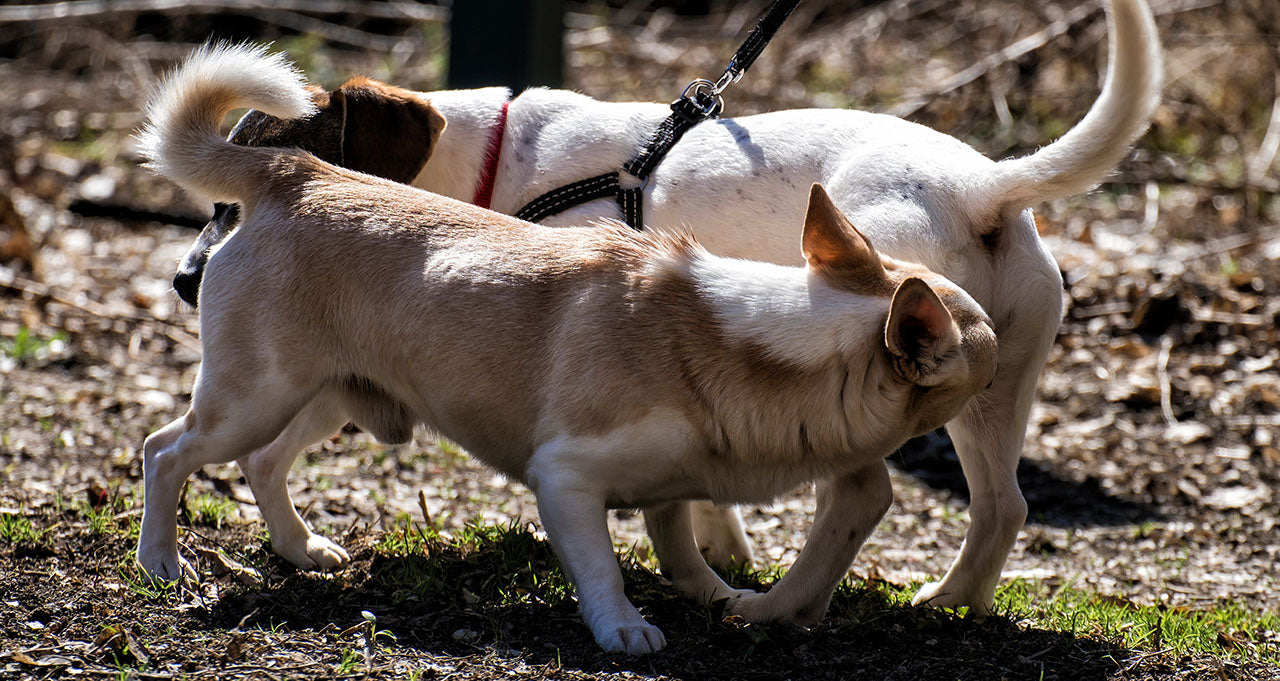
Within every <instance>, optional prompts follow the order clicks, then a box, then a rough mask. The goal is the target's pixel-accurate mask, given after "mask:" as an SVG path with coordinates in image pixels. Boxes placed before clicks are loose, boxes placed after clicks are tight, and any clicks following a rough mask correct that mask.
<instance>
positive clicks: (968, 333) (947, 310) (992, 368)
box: [803, 184, 997, 430]
mask: <svg viewBox="0 0 1280 681" xmlns="http://www.w3.org/2000/svg"><path fill="white" fill-rule="evenodd" d="M803 251H804V257H805V260H806V261H807V263H808V266H809V269H810V271H812V272H813V273H814V274H816V275H817V276H818V277H820V278H821V279H823V280H824V281H826V283H828V284H829V285H831V286H832V288H836V289H842V290H846V291H850V292H854V293H859V294H865V295H874V296H881V297H891V298H892V303H891V305H890V308H889V317H888V320H887V321H886V323H885V328H884V351H885V353H886V357H887V359H888V361H889V364H890V365H891V366H892V368H893V370H894V372H895V373H896V374H897V376H898V378H899V379H901V380H902V381H905V382H907V383H910V384H913V385H915V386H917V388H918V391H917V392H916V393H915V394H914V395H913V398H912V399H913V401H914V404H913V407H912V410H913V411H914V412H915V414H916V417H917V420H918V421H919V423H920V424H921V429H922V430H930V429H932V428H936V427H940V426H941V425H942V424H943V423H945V422H946V421H947V420H949V419H950V418H951V417H952V416H954V414H955V413H956V411H957V410H958V409H959V406H958V405H959V404H961V403H962V402H964V401H965V400H967V399H968V398H969V397H970V396H972V395H973V394H975V393H976V392H978V391H979V390H981V389H982V388H983V387H985V386H986V385H988V384H989V383H990V382H991V380H992V378H994V376H995V372H996V364H997V362H996V335H995V331H994V324H993V323H992V321H991V319H990V317H988V316H987V314H986V312H985V311H984V310H983V309H982V307H981V306H980V305H978V304H977V303H976V302H975V301H974V300H973V299H972V298H971V297H970V296H969V294H968V293H966V292H965V291H964V290H963V289H961V288H960V287H959V286H956V285H955V284H954V283H952V282H951V281H950V280H948V279H946V278H945V277H942V276H941V275H939V274H936V273H934V272H933V271H931V270H929V269H928V268H925V267H923V266H921V265H918V264H915V263H909V262H905V261H901V260H895V259H893V258H888V257H884V256H881V255H880V254H879V253H877V252H876V249H875V247H874V246H872V245H871V241H870V240H868V239H867V237H866V236H865V235H864V234H863V233H862V232H861V231H859V230H858V228H857V227H856V226H854V224H853V223H852V222H851V221H850V220H849V218H847V217H845V215H844V213H842V212H841V211H840V210H839V209H838V208H836V206H835V204H834V203H833V202H832V201H831V198H830V197H829V196H828V195H827V192H826V190H824V189H823V187H822V185H820V184H814V185H813V187H812V188H811V190H810V192H809V208H808V213H807V215H806V217H805V224H804V240H803Z"/></svg>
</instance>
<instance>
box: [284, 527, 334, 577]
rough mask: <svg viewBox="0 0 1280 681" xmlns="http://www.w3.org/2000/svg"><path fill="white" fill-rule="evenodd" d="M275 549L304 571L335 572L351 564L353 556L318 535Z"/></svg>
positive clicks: (311, 535)
mask: <svg viewBox="0 0 1280 681" xmlns="http://www.w3.org/2000/svg"><path fill="white" fill-rule="evenodd" d="M273 548H275V551H276V553H278V554H279V555H280V556H281V557H282V558H284V559H285V560H287V561H289V562H290V563H293V564H294V565H296V566H298V567H299V568H300V569H303V570H334V569H337V568H340V567H342V566H344V565H346V564H347V563H349V562H351V556H349V555H347V552H346V551H345V550H344V549H343V548H342V547H341V546H338V545H337V544H335V543H334V542H332V541H330V540H328V539H326V538H324V537H322V536H320V535H318V534H308V535H307V539H306V541H303V542H297V543H295V544H291V545H289V546H276V547H273Z"/></svg>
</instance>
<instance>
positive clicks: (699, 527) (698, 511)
mask: <svg viewBox="0 0 1280 681" xmlns="http://www.w3.org/2000/svg"><path fill="white" fill-rule="evenodd" d="M691 504H692V506H691V509H690V510H691V511H692V513H693V536H695V537H697V542H698V550H699V551H700V552H701V553H702V555H703V557H704V558H705V559H706V561H707V562H708V563H710V564H711V565H713V566H715V567H718V568H729V567H733V566H734V565H750V564H751V541H750V540H748V539H747V533H746V532H744V531H743V529H742V516H741V515H740V514H739V513H738V507H737V506H727V507H726V506H716V505H715V504H713V503H711V502H710V501H694V502H691Z"/></svg>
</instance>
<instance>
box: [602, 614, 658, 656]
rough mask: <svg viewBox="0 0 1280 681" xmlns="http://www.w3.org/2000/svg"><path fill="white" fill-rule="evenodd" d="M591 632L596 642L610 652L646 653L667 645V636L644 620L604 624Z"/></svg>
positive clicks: (656, 650) (654, 651)
mask: <svg viewBox="0 0 1280 681" xmlns="http://www.w3.org/2000/svg"><path fill="white" fill-rule="evenodd" d="M593 633H594V634H595V637H596V643H599V644H600V647H601V648H604V649H605V650H607V651H609V652H611V653H626V654H628V655H648V654H649V653H656V652H658V651H659V650H662V647H663V646H665V645H667V638H666V637H665V636H663V635H662V630H661V629H659V628H657V627H655V626H653V625H652V624H649V623H648V622H644V621H641V622H637V623H634V624H623V625H607V624H606V625H602V626H601V627H599V630H597V631H595V632H593Z"/></svg>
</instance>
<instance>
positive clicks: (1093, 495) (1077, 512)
mask: <svg viewBox="0 0 1280 681" xmlns="http://www.w3.org/2000/svg"><path fill="white" fill-rule="evenodd" d="M889 465H890V466H892V467H894V468H896V469H897V470H899V471H902V472H903V473H905V474H906V475H910V476H911V477H913V478H915V479H917V480H919V481H920V482H921V483H923V484H925V485H928V486H929V487H932V488H934V489H937V490H945V491H947V492H950V493H951V494H953V495H954V496H955V497H956V498H957V499H960V500H961V501H964V502H965V503H968V502H969V486H968V485H967V484H966V483H965V480H964V473H963V472H962V471H961V469H960V459H959V458H958V457H957V456H956V450H955V447H953V446H952V444H951V438H949V437H947V434H946V432H945V431H943V430H936V431H934V432H932V433H928V434H925V435H922V436H920V437H917V438H913V439H911V440H909V441H907V442H906V443H905V444H903V445H902V447H901V448H899V449H898V451H897V452H895V453H894V454H892V455H891V456H890V457H889ZM1018 485H1019V486H1020V487H1021V488H1022V494H1023V496H1025V497H1026V499H1027V522H1028V523H1036V524H1040V525H1049V526H1052V527H1090V526H1095V527H1096V526H1113V525H1129V524H1133V523H1142V522H1146V521H1154V520H1160V519H1161V518H1163V514H1162V513H1161V512H1160V509H1159V508H1157V507H1155V506H1152V505H1150V504H1146V503H1142V502H1138V501H1134V500H1131V499H1126V498H1124V497H1119V496H1116V495H1114V494H1112V493H1110V492H1108V491H1107V490H1105V489H1103V487H1102V484H1101V482H1100V479H1099V478H1095V477H1092V476H1090V477H1087V478H1085V479H1084V480H1079V481H1077V480H1072V479H1070V478H1067V477H1064V476H1063V475H1061V474H1060V473H1058V472H1056V471H1054V470H1053V468H1052V467H1051V466H1049V465H1048V464H1047V463H1045V462H1043V461H1035V460H1032V459H1028V458H1026V457H1024V458H1023V459H1022V461H1021V462H1020V463H1019V464H1018Z"/></svg>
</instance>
